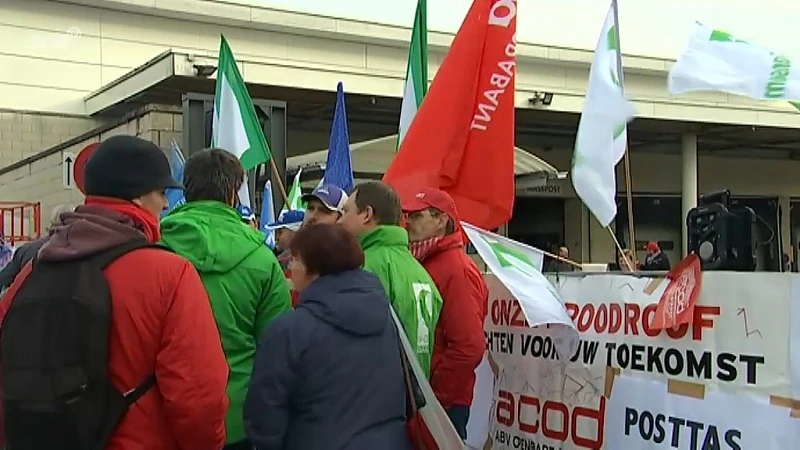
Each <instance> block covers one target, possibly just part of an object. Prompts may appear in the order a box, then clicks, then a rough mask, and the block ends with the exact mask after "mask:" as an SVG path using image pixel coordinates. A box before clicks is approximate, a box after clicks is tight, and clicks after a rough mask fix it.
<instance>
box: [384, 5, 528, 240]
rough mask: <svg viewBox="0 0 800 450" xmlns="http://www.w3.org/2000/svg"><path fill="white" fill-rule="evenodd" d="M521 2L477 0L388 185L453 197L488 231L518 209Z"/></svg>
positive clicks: (396, 159)
mask: <svg viewBox="0 0 800 450" xmlns="http://www.w3.org/2000/svg"><path fill="white" fill-rule="evenodd" d="M516 15H517V2H516V0H474V1H473V3H472V7H471V8H470V10H469V12H468V13H467V17H466V18H465V19H464V23H462V24H461V28H460V29H459V30H458V34H456V37H455V40H454V41H453V44H452V46H451V47H450V51H449V52H448V53H447V56H446V57H445V59H444V61H443V62H442V65H441V66H440V67H439V70H438V71H437V72H436V77H435V78H434V80H433V83H432V84H431V87H430V90H429V91H428V95H427V96H426V97H425V99H424V101H423V102H422V106H421V107H420V109H419V111H417V114H416V116H415V117H414V121H413V122H412V123H411V126H410V127H409V130H408V133H407V134H406V136H405V138H404V139H403V142H402V145H401V146H400V150H399V151H398V153H397V155H396V156H395V157H394V160H393V161H392V163H391V164H390V165H389V168H388V169H387V171H386V174H385V175H384V176H383V181H385V182H387V183H389V184H390V185H392V186H393V187H394V188H395V189H396V190H397V191H398V193H399V194H400V196H401V198H404V199H405V198H407V196H409V195H414V194H416V193H417V192H418V191H419V190H420V189H422V188H424V187H432V188H438V189H441V190H443V191H446V192H447V193H449V194H450V195H451V196H452V197H453V200H455V202H456V206H457V207H458V212H459V215H460V216H461V219H462V220H464V221H466V222H469V223H472V224H474V225H476V226H479V227H481V228H485V229H493V228H497V227H499V226H500V225H502V224H504V223H506V222H508V220H509V219H511V210H512V209H513V206H514V72H515V69H516V45H517V41H516V29H517V20H516Z"/></svg>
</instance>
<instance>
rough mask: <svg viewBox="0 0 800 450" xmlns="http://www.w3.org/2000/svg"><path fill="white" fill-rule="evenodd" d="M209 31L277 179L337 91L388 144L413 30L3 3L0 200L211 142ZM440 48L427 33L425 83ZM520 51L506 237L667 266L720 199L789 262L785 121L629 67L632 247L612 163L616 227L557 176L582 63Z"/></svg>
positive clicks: (61, 195)
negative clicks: (144, 145)
mask: <svg viewBox="0 0 800 450" xmlns="http://www.w3.org/2000/svg"><path fill="white" fill-rule="evenodd" d="M251 3H255V2H251ZM409 22H410V19H409ZM221 34H223V35H225V37H226V38H227V40H228V41H229V43H230V45H231V47H232V49H233V51H234V53H235V55H236V59H237V61H238V62H239V64H240V66H241V67H240V68H241V71H242V74H243V76H244V78H245V80H246V81H247V82H248V84H249V87H250V91H251V95H252V97H253V98H254V100H255V102H256V103H257V104H259V105H260V107H259V110H260V112H261V113H262V114H263V116H264V126H265V130H266V134H267V137H268V139H269V140H270V144H271V146H272V147H273V151H274V152H275V154H276V160H279V166H280V170H281V171H284V172H288V175H289V176H291V174H292V172H293V171H296V170H297V168H298V167H300V166H303V167H306V169H308V168H309V167H310V166H314V163H318V162H319V161H314V160H313V158H309V157H307V155H310V154H313V152H316V151H320V150H324V149H325V148H326V147H327V144H328V137H329V133H330V120H331V117H332V110H333V105H334V101H335V100H334V99H335V88H336V84H337V82H339V81H342V82H343V83H344V86H345V91H346V92H347V94H348V95H347V109H348V119H349V126H350V136H351V141H352V142H353V143H354V144H355V143H357V142H360V141H371V140H375V139H379V138H382V137H386V136H390V135H392V134H394V133H396V130H397V121H398V118H399V111H400V96H401V94H402V87H403V78H404V76H405V68H406V59H407V52H408V49H407V47H408V40H409V37H410V29H409V28H407V27H398V26H393V25H385V24H377V23H366V22H359V21H355V20H348V19H341V18H332V17H325V16H318V15H313V14H309V13H301V12H292V11H283V10H276V9H270V8H267V7H259V6H255V5H252V4H250V5H247V4H241V5H240V4H235V3H231V2H222V1H214V0H182V1H179V2H178V1H163V2H162V1H158V2H153V1H149V2H148V1H130V0H127V1H124V0H72V1H69V2H53V1H43V0H6V1H4V2H3V3H2V5H0V38H4V39H3V42H5V43H6V45H5V46H4V49H3V50H2V53H0V138H1V139H0V167H2V168H0V201H11V202H41V205H42V210H43V211H45V214H46V212H47V211H48V210H49V209H50V208H51V207H53V206H55V205H57V204H59V203H64V202H75V201H79V200H80V198H81V196H80V192H79V191H77V190H76V189H75V188H74V186H73V185H70V184H69V183H68V181H69V180H67V178H68V176H67V172H68V170H67V167H66V166H65V161H66V159H67V157H69V156H70V155H72V156H74V155H76V154H78V153H79V152H80V151H81V149H83V148H85V147H86V146H87V145H88V144H90V143H92V142H97V141H98V140H102V139H104V138H105V137H107V136H110V135H112V134H115V133H133V134H138V135H140V136H143V137H146V138H148V139H151V140H153V141H154V142H157V143H158V144H159V145H160V146H162V148H165V149H166V148H168V147H169V143H170V142H171V141H172V140H173V139H175V140H177V142H179V143H181V145H182V147H183V148H184V150H186V151H188V152H189V153H191V152H192V151H196V150H198V149H199V148H202V147H204V146H205V145H207V142H208V136H209V135H208V130H209V126H210V113H209V110H210V104H211V103H210V98H211V97H210V96H211V95H212V94H213V89H214V77H213V75H210V76H209V75H208V74H207V72H208V71H209V69H211V70H213V68H214V67H215V66H216V55H217V51H218V47H219V36H220V35H221ZM452 38H453V35H452V34H448V33H439V32H431V33H430V36H429V45H430V65H431V67H430V76H431V77H433V76H434V74H435V72H436V68H437V67H438V65H439V64H440V63H441V60H442V58H443V57H444V55H445V53H446V50H447V48H448V46H449V44H450V42H451V41H452ZM517 54H518V60H517V83H516V99H515V102H516V106H517V131H516V134H517V146H518V147H519V148H520V149H522V150H524V152H527V155H530V156H531V157H535V158H534V159H533V160H532V162H530V163H529V164H528V163H526V164H523V163H522V162H521V161H522V160H523V159H524V160H525V161H527V160H528V159H529V158H527V157H525V158H522V156H526V155H525V154H524V152H523V154H519V155H520V157H518V171H517V172H518V176H519V179H518V198H517V206H516V208H515V214H514V219H513V220H512V222H511V223H510V224H509V226H508V230H507V231H508V233H509V235H511V236H512V237H514V238H516V239H519V240H523V241H526V242H530V243H532V244H535V245H538V246H542V247H547V246H549V245H561V244H565V245H566V246H568V247H569V248H570V251H571V255H573V257H574V258H575V259H578V260H582V261H586V262H589V261H591V262H607V261H611V260H614V259H615V246H614V242H613V239H612V238H611V234H610V233H611V232H614V233H616V235H617V236H618V237H620V238H621V239H622V240H623V243H624V244H625V245H627V246H636V247H637V248H639V247H640V246H641V243H642V241H647V240H657V241H660V242H661V243H662V245H663V246H664V247H665V249H666V250H667V252H668V253H669V254H670V256H671V257H672V259H673V260H676V259H678V258H680V255H681V254H682V253H683V252H684V250H685V242H684V239H685V236H684V234H685V232H684V229H685V224H684V219H683V218H684V217H685V214H686V212H687V211H688V209H690V208H691V207H693V206H695V204H696V201H697V196H698V195H700V194H703V193H709V192H713V191H717V190H721V189H730V190H731V192H732V193H733V195H734V196H735V198H736V199H737V201H739V202H742V203H744V204H748V205H751V206H752V207H753V208H754V209H755V210H756V212H757V214H758V215H759V218H760V219H761V220H760V221H759V223H760V225H759V226H760V227H761V228H763V230H762V231H763V233H762V234H763V236H764V238H763V239H762V240H761V241H760V242H761V244H760V246H761V247H760V251H761V252H763V254H764V256H763V258H761V259H760V260H761V261H762V263H761V264H762V268H764V269H768V270H769V269H775V268H776V267H777V266H776V263H775V261H778V263H777V264H778V265H779V261H780V258H781V256H782V254H783V253H786V254H789V255H792V256H794V255H795V253H796V248H797V245H796V244H797V238H796V237H795V235H796V234H797V233H795V230H794V229H793V226H795V224H796V226H797V227H798V228H799V229H798V230H797V231H798V232H800V220H794V221H793V220H792V219H791V218H792V216H793V212H794V210H793V208H792V206H793V198H794V197H795V196H797V197H800V181H797V179H796V177H794V176H793V175H794V174H795V173H798V170H800V162H798V160H797V158H798V157H800V144H798V143H797V141H798V137H800V131H798V128H800V120H799V119H798V116H797V111H796V110H794V109H792V108H791V107H789V106H788V105H786V104H780V103H767V102H756V101H750V100H748V99H744V98H740V97H735V96H729V95H725V94H719V93H708V94H698V95H687V96H681V97H680V98H674V97H671V96H670V95H669V94H668V93H667V90H666V76H667V71H668V69H669V66H670V64H671V62H670V61H669V60H666V59H662V58H654V57H643V56H628V55H626V56H625V57H624V67H625V86H626V92H627V93H628V95H629V97H630V98H631V100H632V101H633V102H634V104H635V106H636V108H637V112H638V116H637V119H636V120H635V121H634V122H633V123H632V124H631V125H630V132H629V135H630V160H631V163H630V165H631V170H630V173H631V190H632V195H633V218H634V231H635V234H636V241H637V243H631V242H630V239H629V237H628V236H629V233H628V225H627V224H628V219H627V215H628V212H627V211H628V208H627V201H626V200H625V194H624V193H625V192H626V189H627V186H626V182H625V176H624V169H623V165H620V167H619V171H618V182H619V188H620V195H619V199H620V205H619V215H618V218H617V220H616V223H615V224H614V225H613V226H612V229H611V230H610V231H609V230H605V229H602V228H601V227H600V226H599V224H597V222H596V220H594V218H593V217H591V215H590V214H589V212H588V210H587V209H586V208H585V207H584V206H583V204H582V203H581V201H580V200H579V199H578V198H577V197H576V196H575V193H574V191H573V189H572V187H571V183H570V182H569V179H568V178H566V179H565V178H564V177H563V173H564V172H566V171H568V170H569V166H570V159H571V154H572V152H571V148H572V145H573V142H574V136H575V131H576V129H577V121H578V117H579V113H580V110H581V108H582V105H583V98H584V94H585V88H586V85H587V82H588V72H589V65H590V63H591V59H592V52H590V51H585V50H576V49H568V48H561V47H553V46H545V45H536V44H532V43H520V44H519V45H518V49H517ZM544 98H550V99H551V101H549V102H543V101H542V99H544ZM304 155H305V156H306V157H305V158H304ZM353 155H354V156H353V157H354V165H355V171H356V172H357V174H356V175H357V177H358V178H364V179H367V178H375V177H379V176H380V174H381V173H382V171H383V170H384V169H385V166H386V164H387V161H386V159H385V158H383V159H382V158H381V157H379V156H378V155H379V150H378V149H377V148H371V147H364V150H358V151H355V150H354V153H353ZM535 161H539V163H536V162H535ZM317 165H318V164H317ZM262 173H265V172H264V171H262ZM304 173H306V175H307V176H308V177H313V176H314V171H313V170H305V171H304ZM284 175H287V173H285V174H284ZM253 179H254V180H255V179H257V177H253ZM309 182H311V181H310V180H309ZM797 211H798V214H800V209H799V210H797ZM798 219H800V217H799V218H798ZM34 232H35V230H31V231H30V233H31V234H33V233H34Z"/></svg>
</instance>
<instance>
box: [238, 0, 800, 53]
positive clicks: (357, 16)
mask: <svg viewBox="0 0 800 450" xmlns="http://www.w3.org/2000/svg"><path fill="white" fill-rule="evenodd" d="M228 1H230V2H232V3H241V4H250V5H263V6H267V7H272V8H278V9H284V10H291V11H300V12H307V13H312V14H319V15H324V16H332V17H340V18H346V19H354V20H361V21H366V22H375V23H383V24H391V25H399V26H406V27H410V26H411V24H412V22H413V19H414V9H415V7H416V3H417V2H416V0H228ZM618 1H619V14H620V18H619V20H620V43H621V47H622V52H623V53H625V54H631V55H641V56H651V57H658V58H667V59H675V58H677V56H678V55H679V54H680V52H681V50H682V49H683V46H684V45H685V43H686V39H687V38H688V35H689V30H690V29H691V26H692V24H693V23H694V22H695V21H700V22H702V23H704V24H705V25H707V26H710V27H713V28H717V29H721V30H724V31H727V32H729V33H731V34H733V35H734V36H736V37H738V38H741V39H745V40H749V41H753V42H756V43H759V44H761V45H762V46H764V47H767V48H769V49H771V50H773V51H776V52H780V53H783V54H786V55H787V56H789V57H792V56H795V57H796V58H797V57H800V49H797V48H796V47H797V43H798V42H800V27H797V25H796V23H797V18H798V17H800V1H799V0H669V1H664V0H618ZM471 3H472V0H428V29H429V30H431V31H446V32H455V31H456V30H458V27H459V25H460V24H461V21H462V20H463V18H464V16H465V14H466V12H467V10H468V9H469V6H470V4H471ZM378 5H380V6H378ZM609 5H610V1H608V0H518V1H517V7H518V14H519V15H518V18H517V20H518V22H517V41H520V42H525V43H533V44H540V45H550V46H558V47H569V48H578V49H585V50H594V48H595V46H596V44H597V39H598V36H599V33H600V29H601V27H602V25H603V21H604V20H605V16H606V13H607V12H608V8H609ZM792 44H794V45H792Z"/></svg>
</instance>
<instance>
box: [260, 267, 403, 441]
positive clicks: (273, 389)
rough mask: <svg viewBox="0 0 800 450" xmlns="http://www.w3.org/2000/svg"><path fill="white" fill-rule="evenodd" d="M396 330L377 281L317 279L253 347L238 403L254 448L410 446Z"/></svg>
mask: <svg viewBox="0 0 800 450" xmlns="http://www.w3.org/2000/svg"><path fill="white" fill-rule="evenodd" d="M405 409H406V393H405V381H404V375H403V369H402V365H401V362H400V347H399V344H398V337H397V331H396V329H395V326H394V324H393V322H392V319H391V316H390V314H389V302H388V300H387V298H386V294H385V292H384V290H383V286H382V285H381V282H380V280H378V278H377V277H376V276H374V275H372V274H370V273H367V272H365V271H363V270H355V271H350V272H344V273H341V274H337V275H331V276H325V277H320V278H318V279H317V280H316V281H314V282H313V283H311V285H309V286H308V287H307V288H306V289H305V290H304V291H303V292H302V293H301V295H300V304H299V305H298V307H297V309H296V310H295V311H293V312H289V313H286V314H284V315H282V316H280V317H278V318H277V319H275V321H273V322H272V323H271V324H270V325H269V326H268V327H267V329H266V331H265V333H264V335H263V336H262V338H261V343H260V345H259V347H258V349H257V351H256V359H255V365H254V369H253V375H252V378H251V382H250V389H249V391H248V394H247V400H246V401H245V408H244V418H245V429H246V431H247V436H248V437H249V438H250V440H251V441H252V443H253V445H255V446H256V448H258V449H259V450H310V449H322V448H324V449H326V450H376V449H380V450H410V449H411V448H412V447H411V443H410V441H409V438H408V433H407V430H406V418H405Z"/></svg>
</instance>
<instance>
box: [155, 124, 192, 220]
mask: <svg viewBox="0 0 800 450" xmlns="http://www.w3.org/2000/svg"><path fill="white" fill-rule="evenodd" d="M170 147H171V150H170V156H169V167H170V172H172V178H174V179H175V180H177V181H181V182H182V181H183V166H184V164H186V159H184V157H183V152H181V148H180V147H178V143H177V142H175V140H174V139H173V140H172V143H171V144H170ZM167 201H168V202H169V206H168V207H167V209H166V211H162V212H161V217H162V218H163V217H165V216H166V215H167V214H169V212H170V211H172V210H173V209H175V208H177V207H178V206H180V205H182V204H184V203H186V199H184V198H183V189H174V188H169V189H167Z"/></svg>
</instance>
